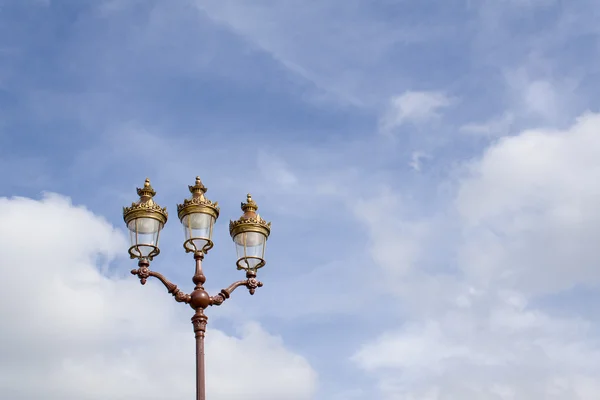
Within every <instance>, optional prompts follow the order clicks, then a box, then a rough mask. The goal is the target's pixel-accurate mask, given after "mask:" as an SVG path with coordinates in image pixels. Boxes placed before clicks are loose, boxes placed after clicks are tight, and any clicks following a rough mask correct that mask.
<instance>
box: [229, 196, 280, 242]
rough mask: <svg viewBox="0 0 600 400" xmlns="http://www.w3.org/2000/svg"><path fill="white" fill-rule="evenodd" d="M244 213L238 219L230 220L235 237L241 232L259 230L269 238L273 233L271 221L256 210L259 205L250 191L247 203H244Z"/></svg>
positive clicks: (232, 233)
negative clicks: (266, 219) (263, 217)
mask: <svg viewBox="0 0 600 400" xmlns="http://www.w3.org/2000/svg"><path fill="white" fill-rule="evenodd" d="M241 208H242V211H243V212H244V214H243V215H242V216H241V217H240V219H238V220H237V221H229V234H230V235H231V237H232V238H234V237H235V236H236V235H237V234H239V233H241V232H259V233H262V234H263V235H265V236H266V237H267V238H268V237H269V235H270V234H271V223H270V222H267V221H265V220H264V219H262V218H261V216H260V215H258V213H257V212H256V211H258V205H257V204H256V202H255V201H254V200H253V199H252V195H251V194H250V193H248V195H247V200H246V203H242V206H241Z"/></svg>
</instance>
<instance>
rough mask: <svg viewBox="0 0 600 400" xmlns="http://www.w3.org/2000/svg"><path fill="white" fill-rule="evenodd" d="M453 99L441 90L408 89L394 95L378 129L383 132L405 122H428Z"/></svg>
mask: <svg viewBox="0 0 600 400" xmlns="http://www.w3.org/2000/svg"><path fill="white" fill-rule="evenodd" d="M453 101H454V100H453V99H452V98H450V97H448V96H447V95H446V94H444V93H442V92H413V91H408V92H405V93H403V94H401V95H399V96H394V97H392V98H391V99H390V103H389V105H388V109H387V110H386V111H385V113H384V114H383V116H382V117H381V119H380V121H379V126H380V130H381V131H382V132H383V133H390V132H391V131H392V130H393V129H395V128H398V127H400V126H402V125H404V124H406V123H413V124H419V123H423V122H429V121H431V120H432V119H435V118H438V117H439V116H440V110H441V109H443V108H446V107H448V106H450V105H451V104H452V103H453Z"/></svg>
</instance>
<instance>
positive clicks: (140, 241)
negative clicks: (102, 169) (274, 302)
mask: <svg viewBox="0 0 600 400" xmlns="http://www.w3.org/2000/svg"><path fill="white" fill-rule="evenodd" d="M189 189H190V192H191V193H192V197H191V198H190V199H186V200H184V201H183V204H179V205H178V206H177V216H178V217H179V220H180V221H181V224H182V225H183V228H184V232H185V242H184V243H183V247H184V249H185V251H186V252H187V253H193V254H194V260H195V261H196V272H195V273H194V276H193V277H192V281H193V282H194V284H195V285H196V286H195V288H194V290H193V291H192V293H190V294H186V293H184V292H182V291H181V290H179V288H177V285H175V284H173V283H171V282H169V281H168V280H167V279H166V278H165V277H164V276H163V275H162V274H160V273H158V272H155V271H151V270H150V262H151V261H152V260H153V259H154V257H156V256H158V254H159V253H160V250H159V248H158V238H159V234H160V231H161V230H162V228H163V227H164V225H165V224H166V223H167V217H168V214H167V209H166V208H162V207H160V206H159V205H158V204H156V203H155V202H154V199H153V198H154V196H155V195H156V192H155V191H154V189H153V188H152V186H150V180H149V179H146V182H145V183H144V187H143V188H138V189H137V194H138V196H140V199H139V200H138V202H137V203H132V204H131V206H130V207H123V219H124V220H125V223H126V224H127V228H128V229H129V232H130V235H131V247H130V248H129V255H130V257H131V258H132V259H134V258H137V259H138V260H139V261H138V268H137V269H134V270H132V271H131V273H132V274H133V275H137V276H138V277H139V278H140V282H141V283H142V285H144V284H145V283H146V280H147V279H148V278H149V277H151V276H153V277H155V278H157V279H158V280H160V281H161V282H162V283H163V284H164V285H165V287H166V288H167V290H168V292H169V293H171V294H172V295H173V296H174V297H175V301H177V302H180V303H186V304H189V305H190V306H191V307H192V309H194V311H195V313H194V315H193V317H192V323H193V325H194V333H195V335H196V399H197V400H205V399H206V394H205V391H206V390H205V376H204V375H205V374H204V335H205V332H206V323H207V321H208V317H207V316H206V314H205V313H204V310H205V309H207V308H208V307H210V306H219V305H221V304H223V302H224V301H225V300H227V299H228V298H229V296H231V293H232V292H233V291H234V290H235V289H236V288H238V287H240V286H245V287H246V288H248V290H249V291H250V294H254V292H255V290H256V289H257V288H259V287H261V286H262V285H263V284H262V283H261V282H259V281H258V280H257V279H256V272H257V270H258V269H259V268H261V267H263V266H264V265H265V247H266V244H267V239H268V237H269V234H270V233H271V223H270V222H266V221H265V220H264V219H262V218H261V217H260V216H259V215H258V214H257V212H256V211H257V210H258V206H257V205H256V203H255V202H254V200H252V197H251V196H250V194H248V198H247V201H246V203H242V211H244V214H243V215H242V216H241V217H240V219H238V220H237V221H230V223H229V233H230V234H231V238H232V239H233V241H234V242H235V245H236V250H237V257H238V260H237V263H236V264H237V268H238V270H244V271H246V279H244V280H241V281H238V282H235V283H233V284H232V285H230V286H229V287H228V288H226V289H223V290H221V292H220V293H218V294H217V295H215V296H210V295H209V294H208V293H207V292H206V290H204V287H203V285H204V283H205V282H206V277H205V276H204V273H203V272H202V260H203V259H204V255H205V254H207V253H208V251H209V250H210V249H211V248H212V247H213V242H212V233H213V226H214V224H215V222H216V220H217V218H218V217H219V205H218V203H217V202H214V203H213V202H212V201H210V200H208V199H207V198H206V197H205V196H204V194H205V193H206V190H207V189H206V187H205V186H204V185H203V184H202V181H200V178H198V177H196V184H195V185H194V186H189Z"/></svg>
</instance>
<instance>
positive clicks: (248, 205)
mask: <svg viewBox="0 0 600 400" xmlns="http://www.w3.org/2000/svg"><path fill="white" fill-rule="evenodd" d="M257 210H258V204H256V202H255V201H254V200H252V195H251V194H250V193H248V194H247V195H246V202H245V203H242V211H244V212H245V213H248V212H255V211H257Z"/></svg>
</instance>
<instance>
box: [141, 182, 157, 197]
mask: <svg viewBox="0 0 600 400" xmlns="http://www.w3.org/2000/svg"><path fill="white" fill-rule="evenodd" d="M137 194H138V196H140V199H142V200H148V199H151V198H152V197H154V196H155V195H156V192H155V191H154V189H153V188H152V185H150V178H146V180H145V181H144V187H143V188H137Z"/></svg>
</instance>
